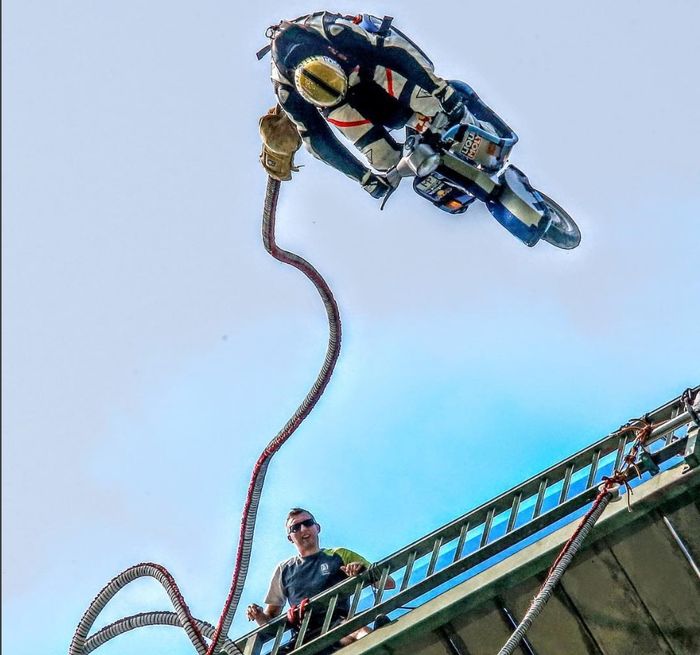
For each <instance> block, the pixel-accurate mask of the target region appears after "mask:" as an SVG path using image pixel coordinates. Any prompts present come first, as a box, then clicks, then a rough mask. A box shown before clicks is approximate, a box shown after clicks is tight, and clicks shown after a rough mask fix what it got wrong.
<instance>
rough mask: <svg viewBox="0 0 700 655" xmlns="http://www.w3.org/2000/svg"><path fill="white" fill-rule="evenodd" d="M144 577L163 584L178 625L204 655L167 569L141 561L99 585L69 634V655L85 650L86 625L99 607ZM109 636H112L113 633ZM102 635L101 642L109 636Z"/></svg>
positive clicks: (196, 629) (79, 654)
mask: <svg viewBox="0 0 700 655" xmlns="http://www.w3.org/2000/svg"><path fill="white" fill-rule="evenodd" d="M145 576H150V577H152V578H155V579H156V580H158V582H160V583H161V584H162V585H163V587H164V588H165V591H166V592H167V593H168V596H170V600H171V601H172V603H173V606H174V607H175V613H176V617H177V620H178V624H179V625H180V626H181V627H182V628H184V630H185V632H186V633H187V636H188V637H189V638H190V641H191V642H192V644H193V645H194V647H195V649H196V650H197V653H199V655H204V654H205V653H206V652H207V646H206V643H205V642H204V638H203V637H202V633H201V631H200V629H199V626H198V625H197V622H196V621H195V619H193V617H192V614H190V610H189V608H188V607H187V603H185V599H184V598H183V597H182V594H181V593H180V590H179V589H178V586H177V584H176V583H175V580H174V579H173V577H172V576H171V575H170V573H169V572H168V571H167V569H166V568H165V567H163V566H161V565H160V564H153V563H151V562H145V563H142V564H136V565H135V566H132V567H130V568H128V569H126V570H125V571H122V572H121V573H120V574H119V575H117V576H115V577H114V578H112V579H111V580H110V581H109V582H108V583H107V584H106V585H105V586H104V587H103V588H102V590H101V591H100V592H99V593H98V594H97V596H95V598H94V599H93V601H92V602H91V603H90V606H89V607H88V609H87V611H86V612H85V614H83V618H82V619H81V620H80V623H79V624H78V628H77V629H76V631H75V634H74V635H73V639H72V640H71V644H70V647H69V649H68V653H69V655H85V653H87V652H88V651H86V649H85V645H86V644H85V642H86V640H87V636H88V633H89V632H90V628H91V627H92V626H93V624H94V623H95V620H96V619H97V617H98V616H99V614H100V612H102V610H103V609H104V608H105V605H107V603H108V602H109V601H110V600H111V599H112V598H114V596H115V595H116V594H117V592H118V591H120V590H121V589H123V588H124V587H125V586H126V585H128V584H129V583H130V582H133V581H134V580H137V579H138V578H142V577H145ZM144 625H152V624H144ZM134 627H138V626H134ZM105 629H106V628H105ZM129 629H131V628H129ZM125 631H126V630H122V632H125ZM98 634H99V633H98ZM118 634H119V633H118ZM113 636H116V634H115V635H113ZM104 637H106V638H104V641H107V640H108V639H111V637H107V636H106V633H105V635H104ZM104 641H102V643H104ZM98 645H101V644H98Z"/></svg>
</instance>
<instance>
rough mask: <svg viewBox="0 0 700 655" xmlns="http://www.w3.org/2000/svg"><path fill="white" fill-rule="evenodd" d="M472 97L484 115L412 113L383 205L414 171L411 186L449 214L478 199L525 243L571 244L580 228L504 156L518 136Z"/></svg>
mask: <svg viewBox="0 0 700 655" xmlns="http://www.w3.org/2000/svg"><path fill="white" fill-rule="evenodd" d="M464 86H465V87H466V85H464ZM466 88H469V87H466ZM469 90H471V89H469ZM474 97H476V96H474ZM476 103H478V104H477V105H476V108H477V110H478V109H479V107H481V108H482V109H483V110H485V111H482V112H480V113H481V115H482V116H484V119H483V120H479V119H477V118H476V117H475V114H472V113H471V112H470V111H465V113H464V116H463V117H462V118H461V119H460V121H459V122H458V123H457V124H454V120H452V119H451V118H450V117H449V116H448V115H447V114H445V113H439V114H437V115H436V116H435V117H433V118H431V119H427V118H426V117H421V116H420V115H416V116H414V118H413V119H412V121H411V122H410V123H409V124H408V125H407V128H408V130H407V134H408V136H407V138H406V141H405V143H404V146H403V155H402V158H401V160H400V161H399V163H398V165H397V166H396V167H395V168H394V169H392V170H391V171H389V173H388V174H387V179H388V180H389V182H390V183H391V185H392V189H391V191H390V192H389V193H388V194H387V195H386V196H385V197H384V202H383V203H382V208H383V207H384V204H386V201H387V200H388V198H389V196H390V195H391V193H393V191H394V190H395V189H396V187H397V186H398V183H399V182H400V181H401V179H402V178H404V177H413V178H414V179H413V189H414V190H415V192H416V193H417V194H418V195H420V196H422V197H423V198H426V199H427V200H430V202H432V203H433V204H434V205H436V206H437V207H439V208H440V209H442V210H443V211H446V212H448V213H449V214H462V213H464V212H465V211H467V209H468V208H469V205H471V204H472V203H473V202H474V201H475V200H477V199H478V200H481V201H482V202H483V203H485V204H486V206H487V208H488V210H489V212H491V215H492V216H493V217H494V218H495V219H496V220H497V221H498V222H499V223H500V224H501V225H502V226H503V227H504V228H505V229H506V230H508V231H509V232H510V233H511V234H513V235H514V236H515V237H517V238H518V239H519V240H520V241H522V242H523V243H524V244H525V245H527V246H534V245H535V244H536V243H537V242H538V241H540V240H544V241H546V242H547V243H550V244H552V245H553V246H556V247H557V248H562V249H564V250H571V249H573V248H576V246H578V245H579V243H580V242H581V232H580V230H579V228H578V226H577V225H576V223H575V222H574V220H573V219H572V218H571V216H569V214H568V213H567V212H566V211H565V210H564V209H563V208H562V207H561V206H560V205H559V204H557V203H556V202H555V201H554V200H552V199H551V198H550V197H549V196H546V195H545V194H544V193H542V192H541V191H538V190H537V189H535V188H534V187H533V186H532V185H531V184H530V181H529V180H528V178H527V176H526V175H525V174H524V173H523V172H522V171H521V170H519V169H518V168H516V167H515V166H513V165H512V164H510V163H509V162H508V157H509V155H510V152H511V150H512V148H513V146H514V145H515V144H516V142H517V141H518V137H517V136H516V135H515V133H514V132H513V131H512V130H511V129H510V128H509V127H508V126H507V125H506V124H505V123H504V122H503V121H502V120H500V119H499V118H498V117H497V116H496V115H495V114H493V112H491V110H489V109H488V108H487V107H486V106H485V105H483V103H481V102H480V101H479V100H478V98H477V99H476ZM475 113H476V112H475ZM487 119H488V120H487Z"/></svg>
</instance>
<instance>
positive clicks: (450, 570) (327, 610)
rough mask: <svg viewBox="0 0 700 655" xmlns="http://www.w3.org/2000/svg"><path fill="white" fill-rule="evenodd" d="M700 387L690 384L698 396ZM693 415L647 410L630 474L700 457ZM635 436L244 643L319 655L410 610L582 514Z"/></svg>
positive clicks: (383, 564) (462, 521)
mask: <svg viewBox="0 0 700 655" xmlns="http://www.w3.org/2000/svg"><path fill="white" fill-rule="evenodd" d="M698 389H700V387H696V388H695V389H693V390H690V391H691V392H692V393H694V394H695V396H697V395H698ZM693 413H694V412H693V408H692V407H690V410H689V406H688V402H687V398H686V399H685V400H684V398H683V396H679V397H678V398H676V399H674V400H672V401H670V402H668V403H666V404H665V405H663V406H661V407H659V408H658V409H656V410H654V411H653V412H650V413H648V414H647V415H646V416H645V418H646V419H647V420H648V421H650V422H651V423H652V424H653V425H655V426H656V427H654V428H653V430H652V432H651V435H650V437H649V439H648V440H647V446H646V450H645V451H643V452H642V456H641V457H640V458H639V459H638V461H637V467H635V468H633V469H631V470H630V472H629V476H628V479H629V481H630V484H631V485H632V486H634V485H635V484H638V483H639V482H641V481H642V480H643V479H644V478H648V477H649V476H651V475H655V474H656V473H658V472H659V471H660V470H662V469H667V468H670V467H672V466H675V465H679V464H682V463H683V460H684V459H685V462H686V465H689V466H695V465H697V464H698V461H699V459H700V444H698V441H700V439H698V429H697V426H696V424H695V422H694V420H693V416H692V414H693ZM695 415H696V416H697V413H695ZM634 438H635V433H634V431H632V430H618V431H616V432H614V433H612V434H610V435H608V436H607V437H605V438H603V439H601V440H600V441H598V442H597V443H594V444H593V445H591V446H589V447H588V448H585V449H583V450H581V451H580V452H578V453H576V454H574V455H572V456H571V457H569V458H567V459H565V460H564V461H562V462H559V463H558V464H556V465H554V466H552V467H550V468H548V469H547V470H545V471H543V472H542V473H540V474H538V475H536V476H534V477H532V478H530V479H529V480H527V481H525V482H523V483H522V484H520V485H518V486H516V487H514V488H512V489H510V490H509V491H507V492H505V493H503V494H501V495H500V496H498V497H496V498H494V499H492V500H490V501H489V502H487V503H484V504H483V505H481V506H480V507H477V508H476V509H473V510H472V511H470V512H468V513H466V514H464V515H463V516H460V517H459V518H458V519H456V520H454V521H452V522H450V523H448V524H446V525H444V526H442V527H441V528H439V529H437V530H435V531H434V532H431V533H430V534H428V535H426V536H425V537H423V538H421V539H419V540H418V541H415V542H414V543H412V544H410V545H408V546H406V547H405V548H403V549H401V550H399V551H398V552H396V553H394V554H393V555H390V556H389V557H386V558H384V559H382V560H381V561H379V562H377V563H376V564H375V565H373V567H372V569H370V570H369V571H366V572H364V573H363V574H362V575H360V576H357V577H355V578H348V579H347V580H345V581H343V582H341V583H339V584H338V585H336V586H335V587H333V588H331V589H328V590H327V591H325V592H323V593H322V594H320V595H318V596H316V597H315V598H313V599H312V600H311V603H310V604H309V606H308V609H307V611H306V613H305V615H304V617H303V620H302V623H301V625H300V626H299V628H298V633H297V635H296V637H294V635H293V634H292V632H291V630H290V629H289V626H288V624H287V622H286V617H285V616H284V614H283V615H282V616H280V617H278V618H276V619H274V620H272V621H270V622H269V623H268V624H267V625H265V626H262V627H260V628H258V629H257V630H255V631H253V632H251V633H249V634H247V635H245V636H243V637H241V638H240V639H238V640H236V642H235V643H236V645H237V646H238V648H239V649H240V650H241V651H242V652H243V653H244V655H267V654H268V653H269V655H284V654H285V653H288V652H290V651H291V650H292V649H293V651H294V655H313V654H315V653H318V652H319V651H321V650H323V649H324V648H327V647H328V646H330V645H332V644H335V643H337V642H338V640H340V639H341V638H342V637H345V636H347V635H349V634H350V633H352V632H354V631H355V630H357V629H358V628H360V627H362V626H366V625H371V624H372V622H373V621H374V620H375V618H376V617H377V616H379V615H388V616H390V617H395V616H399V615H400V614H401V613H402V612H405V611H410V609H412V608H407V607H406V606H407V604H409V603H412V604H413V606H415V605H419V604H421V603H423V602H425V601H427V600H428V599H430V598H434V597H435V596H437V595H439V594H440V593H442V592H443V591H445V590H446V589H448V588H451V587H453V586H456V585H457V584H459V583H460V582H462V581H463V580H465V579H467V578H469V577H472V576H473V575H476V574H477V573H479V572H480V571H482V570H484V569H485V568H488V567H489V566H491V565H492V564H494V563H495V562H496V561H498V560H500V559H503V558H504V557H506V556H508V555H510V554H511V553H512V552H514V551H516V550H519V549H521V548H523V547H524V546H525V545H527V544H528V543H532V542H533V541H536V540H537V539H539V538H541V537H542V536H543V535H544V534H547V533H549V532H552V531H553V530H555V529H557V528H559V527H561V525H563V524H566V523H568V522H570V521H572V520H574V519H575V518H576V517H577V516H580V515H581V514H582V513H583V512H585V510H586V508H587V506H588V505H589V504H590V503H591V502H592V500H593V499H594V497H595V495H596V493H597V488H598V486H599V484H600V483H601V481H602V480H603V477H604V476H609V475H612V473H613V472H614V471H615V470H617V469H618V468H619V467H620V464H621V463H622V461H623V458H624V457H625V455H626V454H627V453H628V452H629V450H630V449H631V448H632V443H633V441H634ZM389 576H391V578H392V579H393V580H394V581H395V583H396V586H395V588H394V589H391V590H387V588H386V584H387V581H388V579H389ZM341 598H349V602H350V608H349V612H347V614H346V616H347V618H346V620H345V621H344V622H342V623H341V624H340V625H337V622H336V621H334V614H336V607H337V604H338V602H339V600H340V599H341ZM310 626H312V628H310ZM292 638H294V641H293V642H292ZM280 651H281V654H280Z"/></svg>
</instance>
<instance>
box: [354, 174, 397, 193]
mask: <svg viewBox="0 0 700 655" xmlns="http://www.w3.org/2000/svg"><path fill="white" fill-rule="evenodd" d="M361 184H362V188H363V189H364V190H365V191H367V193H369V195H370V196H372V197H373V198H383V197H384V196H385V195H386V194H387V193H389V191H391V189H393V188H394V187H393V186H392V185H391V184H390V183H389V180H387V179H386V177H384V176H383V175H377V174H376V173H372V171H367V173H365V176H364V177H363V178H362V182H361Z"/></svg>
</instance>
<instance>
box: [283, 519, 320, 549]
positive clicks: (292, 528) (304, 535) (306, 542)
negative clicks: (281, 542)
mask: <svg viewBox="0 0 700 655" xmlns="http://www.w3.org/2000/svg"><path fill="white" fill-rule="evenodd" d="M305 523H309V524H310V525H304V524H305ZM318 533H319V526H318V524H317V523H316V522H315V521H314V517H313V516H311V514H309V513H308V512H300V513H299V514H295V515H294V516H292V517H290V519H289V520H288V521H287V534H288V536H289V540H290V541H291V542H292V543H293V544H294V545H295V546H296V547H297V549H299V550H312V549H314V548H318Z"/></svg>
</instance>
